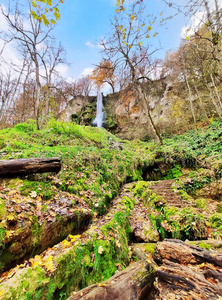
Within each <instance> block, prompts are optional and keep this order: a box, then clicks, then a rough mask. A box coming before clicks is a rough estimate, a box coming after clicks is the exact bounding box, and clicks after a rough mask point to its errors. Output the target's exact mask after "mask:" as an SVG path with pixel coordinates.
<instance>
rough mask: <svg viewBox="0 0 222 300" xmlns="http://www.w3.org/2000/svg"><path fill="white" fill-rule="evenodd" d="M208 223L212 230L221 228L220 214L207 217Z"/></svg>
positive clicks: (221, 217) (221, 216)
mask: <svg viewBox="0 0 222 300" xmlns="http://www.w3.org/2000/svg"><path fill="white" fill-rule="evenodd" d="M209 222H210V223H211V226H212V227H213V228H219V227H222V213H215V214H213V215H211V216H210V217H209Z"/></svg>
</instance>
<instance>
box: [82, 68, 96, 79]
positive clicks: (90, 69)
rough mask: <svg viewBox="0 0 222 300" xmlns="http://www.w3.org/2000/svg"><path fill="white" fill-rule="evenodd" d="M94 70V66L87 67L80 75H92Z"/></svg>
mask: <svg viewBox="0 0 222 300" xmlns="http://www.w3.org/2000/svg"><path fill="white" fill-rule="evenodd" d="M93 70H94V69H93V68H85V69H84V70H83V71H82V73H81V74H80V75H79V76H78V77H82V76H87V75H91V74H92V71H93Z"/></svg>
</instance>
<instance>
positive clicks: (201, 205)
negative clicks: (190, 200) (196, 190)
mask: <svg viewBox="0 0 222 300" xmlns="http://www.w3.org/2000/svg"><path fill="white" fill-rule="evenodd" d="M195 205H196V207H197V208H205V207H206V206H207V200H206V199H197V200H196V201H195Z"/></svg>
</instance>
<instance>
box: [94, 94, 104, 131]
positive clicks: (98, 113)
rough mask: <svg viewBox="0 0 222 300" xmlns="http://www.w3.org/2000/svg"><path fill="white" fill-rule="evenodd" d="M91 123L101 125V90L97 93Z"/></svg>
mask: <svg viewBox="0 0 222 300" xmlns="http://www.w3.org/2000/svg"><path fill="white" fill-rule="evenodd" d="M93 125H94V126H96V127H103V95H102V93H101V92H99V93H98V95H97V103H96V118H95V120H94V121H93Z"/></svg>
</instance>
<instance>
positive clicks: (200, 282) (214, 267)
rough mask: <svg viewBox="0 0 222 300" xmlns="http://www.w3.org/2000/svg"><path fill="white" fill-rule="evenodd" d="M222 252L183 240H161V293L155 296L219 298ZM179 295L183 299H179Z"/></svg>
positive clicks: (158, 250)
mask: <svg viewBox="0 0 222 300" xmlns="http://www.w3.org/2000/svg"><path fill="white" fill-rule="evenodd" d="M221 258H222V256H221V255H220V254H217V253H216V252H214V251H208V250H204V249H202V248H200V247H197V246H193V245H187V244H185V243H183V242H182V241H179V240H165V241H163V242H161V243H157V246H156V252H155V255H154V259H155V261H156V262H158V263H161V266H160V267H159V268H157V270H156V274H157V278H158V280H157V285H156V288H157V293H156V295H158V297H159V298H158V297H157V296H156V297H154V299H163V300H165V299H189V300H200V299H202V300H208V299H212V300H218V299H220V297H221V296H222V269H221ZM178 297H179V298H178Z"/></svg>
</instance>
